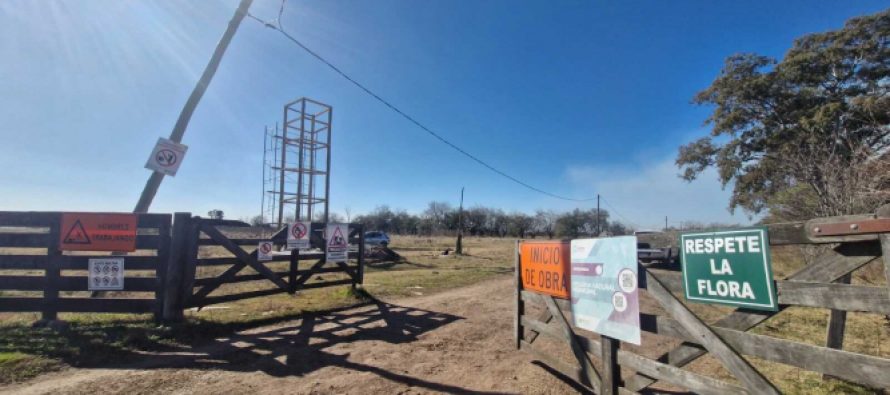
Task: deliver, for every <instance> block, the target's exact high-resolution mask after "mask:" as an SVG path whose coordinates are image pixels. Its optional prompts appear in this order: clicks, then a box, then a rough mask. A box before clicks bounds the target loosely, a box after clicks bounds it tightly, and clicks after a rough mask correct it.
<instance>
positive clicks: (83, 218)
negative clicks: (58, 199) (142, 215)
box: [59, 213, 139, 251]
mask: <svg viewBox="0 0 890 395" xmlns="http://www.w3.org/2000/svg"><path fill="white" fill-rule="evenodd" d="M138 219H139V217H138V216H137V215H136V214H106V213H62V222H61V224H60V226H61V228H60V230H61V232H60V234H59V249H60V250H63V251H135V250H136V227H137V222H138Z"/></svg>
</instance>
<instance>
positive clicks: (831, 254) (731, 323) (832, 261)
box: [626, 236, 879, 391]
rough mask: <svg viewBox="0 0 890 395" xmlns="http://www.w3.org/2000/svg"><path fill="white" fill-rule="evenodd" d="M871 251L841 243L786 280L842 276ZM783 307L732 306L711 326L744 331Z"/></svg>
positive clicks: (676, 362) (647, 380) (636, 382)
mask: <svg viewBox="0 0 890 395" xmlns="http://www.w3.org/2000/svg"><path fill="white" fill-rule="evenodd" d="M770 237H772V236H770ZM872 253H879V252H878V251H875V249H874V245H873V243H851V244H842V245H840V246H838V247H836V248H834V249H832V250H830V251H828V252H827V253H825V254H823V255H821V256H819V258H818V259H817V260H816V261H815V262H813V263H812V264H810V265H807V266H804V267H803V268H801V269H800V270H798V271H797V272H795V273H794V274H792V275H791V276H789V277H788V281H806V282H833V281H835V280H837V279H838V278H840V277H841V276H844V275H845V274H847V273H850V272H852V271H855V270H856V269H859V268H860V267H862V266H864V265H866V264H868V263H870V262H871V261H873V260H875V259H877V256H876V255H877V254H874V255H872ZM646 276H647V278H648V277H650V276H652V277H654V276H653V274H652V273H651V272H650V271H649V270H646ZM785 308H787V306H779V311H778V312H766V311H754V310H735V311H733V312H732V313H730V314H728V315H727V316H725V317H723V318H722V319H720V320H719V321H717V322H716V323H715V324H714V325H713V326H717V327H722V328H729V329H735V330H741V331H747V330H749V329H751V328H753V327H754V326H756V325H758V324H760V323H761V322H763V321H766V320H767V319H769V318H770V317H772V316H773V315H775V314H778V313H779V312H782V311H783V310H784V309H785ZM704 354H706V351H704V350H702V349H700V348H698V347H692V346H689V345H680V346H678V347H677V348H674V349H673V350H671V351H669V352H667V353H665V354H663V355H661V356H660V357H658V358H657V359H658V360H660V361H668V363H669V364H671V365H673V366H685V365H686V364H688V363H690V362H692V361H694V360H696V359H698V358H699V357H701V356H702V355H704ZM656 381H657V380H655V379H653V378H651V377H647V376H645V375H643V374H640V373H638V374H636V375H635V376H633V377H631V378H630V379H628V380H627V381H626V385H627V387H628V388H629V389H630V390H633V391H640V390H642V389H644V388H647V387H648V386H650V385H652V384H654V383H655V382H656Z"/></svg>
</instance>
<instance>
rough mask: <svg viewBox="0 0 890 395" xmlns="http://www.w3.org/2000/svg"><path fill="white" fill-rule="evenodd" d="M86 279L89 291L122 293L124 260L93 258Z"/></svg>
mask: <svg viewBox="0 0 890 395" xmlns="http://www.w3.org/2000/svg"><path fill="white" fill-rule="evenodd" d="M88 262H89V270H90V275H89V276H88V277H87V279H88V281H89V284H87V289H89V290H90V291H122V290H123V289H124V258H93V259H90V260H89V261H88Z"/></svg>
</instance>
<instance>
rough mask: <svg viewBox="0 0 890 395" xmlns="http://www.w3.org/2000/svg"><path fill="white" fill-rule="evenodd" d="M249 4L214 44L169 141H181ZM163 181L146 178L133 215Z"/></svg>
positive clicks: (142, 208) (250, 0)
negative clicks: (214, 46) (210, 55)
mask: <svg viewBox="0 0 890 395" xmlns="http://www.w3.org/2000/svg"><path fill="white" fill-rule="evenodd" d="M251 3H253V0H241V4H239V5H238V9H237V10H236V11H235V15H234V16H233V17H232V20H230V21H229V26H228V27H227V28H226V32H225V33H224V34H223V36H222V39H220V40H219V43H217V44H216V50H214V51H213V56H212V57H211V58H210V62H209V63H207V67H205V68H204V74H202V75H201V79H199V80H198V83H197V84H196V85H195V89H193V90H192V94H191V96H189V98H188V101H186V102H185V106H183V107H182V111H181V112H180V113H179V119H177V120H176V125H175V126H173V131H172V132H171V133H170V140H172V141H174V142H176V143H179V142H181V141H182V136H183V135H184V134H185V129H186V127H188V123H189V121H190V120H191V119H192V113H194V112H195V107H197V106H198V102H200V101H201V97H203V96H204V91H206V90H207V86H208V85H210V80H212V79H213V75H214V74H216V69H217V68H218V67H219V63H220V61H222V57H223V55H224V54H225V53H226V48H228V46H229V43H230V42H231V41H232V37H234V36H235V32H236V31H237V30H238V26H240V25H241V21H242V20H244V17H245V16H247V10H248V9H249V8H250V4H251ZM163 180H164V174H162V173H159V172H152V173H151V177H149V178H148V181H147V182H146V183H145V188H144V189H143V190H142V195H141V196H139V202H138V203H136V207H135V208H134V209H133V212H134V213H145V212H148V208H149V207H151V202H152V201H153V200H154V198H155V195H156V194H157V193H158V188H159V187H160V186H161V181H163Z"/></svg>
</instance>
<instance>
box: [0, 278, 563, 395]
mask: <svg viewBox="0 0 890 395" xmlns="http://www.w3.org/2000/svg"><path fill="white" fill-rule="evenodd" d="M511 285H512V279H511V278H508V277H503V278H499V279H496V280H492V281H488V282H484V283H480V284H477V285H474V286H470V287H466V288H459V289H455V290H450V291H447V292H444V293H439V294H435V295H429V296H421V297H415V298H410V299H400V300H392V301H385V302H381V303H371V304H368V305H365V306H360V307H356V308H350V309H347V310H342V311H338V312H333V313H328V314H319V315H309V316H305V317H303V318H302V319H298V320H293V321H286V322H281V323H278V324H275V325H272V326H265V327H260V328H254V329H251V330H248V331H244V332H239V333H237V334H235V335H233V336H232V337H230V338H222V339H215V340H214V341H213V342H212V343H211V344H208V345H206V346H202V347H200V348H195V349H182V350H169V351H165V352H162V353H153V354H147V355H145V357H144V358H142V360H140V361H133V363H132V365H129V366H108V367H104V368H99V369H69V370H66V371H63V372H59V373H53V374H48V375H44V376H41V377H38V378H37V379H35V380H32V381H30V382H26V383H22V384H18V385H14V386H9V387H5V388H2V389H0V392H2V393H22V394H46V393H54V394H57V393H97V392H98V393H108V392H126V393H130V394H134V393H157V392H163V393H189V394H191V393H200V394H210V393H213V394H217V393H228V394H247V393H251V394H254V393H272V394H277V393H362V394H367V393H386V394H395V393H398V394H413V393H431V392H447V393H455V392H461V393H474V392H475V393H574V392H575V391H574V390H573V389H572V388H571V387H569V386H568V385H567V384H565V383H564V382H562V381H560V380H559V379H557V378H555V377H554V376H552V375H551V374H549V373H548V372H547V371H545V370H544V369H542V368H541V367H539V366H537V365H535V364H532V363H531V359H530V358H529V357H528V356H527V355H526V354H524V353H520V352H518V351H515V350H514V349H513V343H512V341H513V337H512V330H513V324H512V314H513V305H512V304H511V300H512V299H511V297H512V294H513V291H512V288H511Z"/></svg>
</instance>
